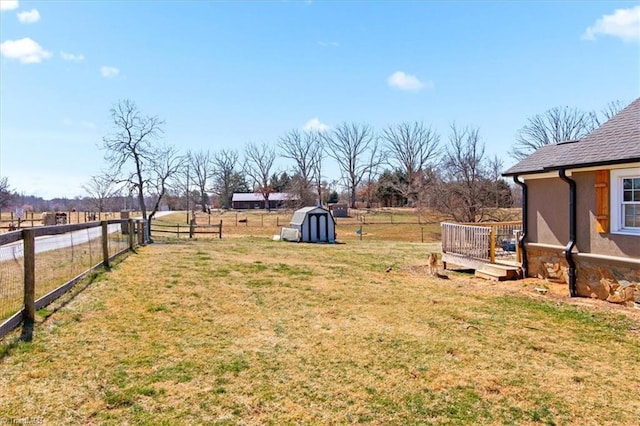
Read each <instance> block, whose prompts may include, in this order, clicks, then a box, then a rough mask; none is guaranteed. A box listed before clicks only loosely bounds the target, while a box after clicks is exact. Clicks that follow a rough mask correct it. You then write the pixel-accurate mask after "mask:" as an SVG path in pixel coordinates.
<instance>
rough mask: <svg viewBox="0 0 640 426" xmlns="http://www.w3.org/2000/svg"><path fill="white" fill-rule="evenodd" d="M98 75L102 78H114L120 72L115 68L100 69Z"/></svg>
mask: <svg viewBox="0 0 640 426" xmlns="http://www.w3.org/2000/svg"><path fill="white" fill-rule="evenodd" d="M100 74H102V76H103V77H104V78H116V77H117V76H118V75H119V74H120V70H119V69H118V68H116V67H100Z"/></svg>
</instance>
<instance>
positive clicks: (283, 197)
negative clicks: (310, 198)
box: [231, 192, 298, 201]
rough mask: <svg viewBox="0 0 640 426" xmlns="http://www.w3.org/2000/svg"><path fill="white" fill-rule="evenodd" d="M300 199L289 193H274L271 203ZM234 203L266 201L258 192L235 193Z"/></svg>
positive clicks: (270, 196) (270, 198) (271, 195)
mask: <svg viewBox="0 0 640 426" xmlns="http://www.w3.org/2000/svg"><path fill="white" fill-rule="evenodd" d="M297 199H298V197H297V196H296V195H295V194H290V193H288V192H272V193H271V194H269V201H288V200H297ZM231 200H232V201H264V197H263V196H262V194H260V193H257V192H234V193H233V197H232V198H231Z"/></svg>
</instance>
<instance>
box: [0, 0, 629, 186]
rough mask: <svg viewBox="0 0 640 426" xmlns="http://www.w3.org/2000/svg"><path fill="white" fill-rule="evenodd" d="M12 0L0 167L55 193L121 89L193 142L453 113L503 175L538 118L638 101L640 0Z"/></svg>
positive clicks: (84, 157)
mask: <svg viewBox="0 0 640 426" xmlns="http://www.w3.org/2000/svg"><path fill="white" fill-rule="evenodd" d="M0 6H1V9H2V11H1V12H0V43H1V44H0V46H1V49H0V54H1V55H0V175H2V176H7V177H8V178H9V181H10V183H11V185H12V187H13V188H14V189H16V190H18V191H19V192H23V193H25V194H35V195H39V196H42V197H44V198H52V197H56V196H67V197H74V196H77V195H83V194H84V191H83V190H82V185H83V184H86V183H87V181H88V180H89V178H90V177H91V176H92V175H96V174H99V173H100V171H101V170H102V169H104V167H105V163H104V160H103V155H104V152H103V151H101V150H100V148H99V147H100V144H101V141H102V137H103V136H104V135H106V134H108V133H109V132H110V131H111V127H110V123H109V109H110V108H111V106H112V105H113V104H114V103H116V102H117V101H118V100H120V99H124V98H127V99H131V100H133V101H135V102H136V103H137V105H138V107H139V108H140V109H141V110H142V112H144V113H146V114H149V115H158V116H159V117H161V118H162V119H164V120H165V121H166V124H165V127H164V129H165V134H164V140H165V141H166V142H167V143H171V144H174V145H176V146H179V147H180V148H181V149H182V150H183V151H185V152H186V151H187V150H189V149H191V150H199V149H209V150H212V151H215V150H218V149H222V148H225V149H228V148H235V149H238V150H242V148H243V146H244V144H246V143H247V142H256V143H263V142H266V143H270V144H275V143H276V141H277V139H278V137H279V136H281V135H282V134H283V133H285V132H287V131H289V130H291V129H294V128H303V127H304V126H305V125H314V124H315V125H316V126H318V125H320V126H323V125H324V126H329V127H331V126H335V125H337V124H339V123H340V122H343V121H349V122H351V121H356V122H363V123H368V124H370V125H372V126H373V127H374V128H376V129H382V128H384V127H385V126H387V125H390V124H394V123H399V122H402V121H414V120H420V121H424V122H425V123H426V124H428V125H431V126H432V127H433V128H435V129H436V130H438V132H439V133H440V134H441V137H442V141H443V142H445V143H446V140H447V137H446V136H447V133H448V127H449V125H450V123H452V122H454V121H455V122H456V123H458V124H460V125H472V126H477V127H479V129H480V135H481V137H482V139H483V141H484V142H485V143H486V146H487V153H488V154H489V155H493V154H497V155H499V156H501V157H502V158H503V159H504V161H505V167H506V166H509V165H510V164H512V163H513V160H511V159H510V158H509V156H508V151H509V148H510V147H511V145H512V144H513V142H514V139H515V134H516V132H517V130H518V129H519V128H521V127H522V126H523V125H525V124H526V119H527V118H528V117H531V116H533V115H535V114H538V113H542V112H544V111H545V110H547V109H549V108H552V107H555V106H565V105H567V106H570V107H577V108H580V109H585V110H594V109H595V110H599V109H601V108H603V107H604V106H605V105H606V104H607V103H608V102H609V101H613V100H621V101H624V102H625V103H627V102H630V101H632V100H633V99H635V98H637V97H638V96H640V2H637V1H636V2H620V1H602V2H598V1H583V2H581V1H572V2H561V1H559V2H552V1H529V2H525V1H514V2H504V1H428V2H427V1H423V2H417V1H416V2H408V1H375V2H374V1H358V2H356V1H350V2H347V1H344V2H339V1H238V2H212V1H204V0H202V1H126V2H125V1H95V0H94V1H10V0H0ZM279 167H280V168H281V169H286V168H287V167H288V165H287V164H286V163H284V162H281V163H279ZM326 169H327V170H328V171H329V172H328V174H329V173H331V170H333V171H334V172H335V175H333V176H326V177H327V179H328V180H331V179H335V178H337V171H336V169H335V168H332V167H331V166H328V167H326Z"/></svg>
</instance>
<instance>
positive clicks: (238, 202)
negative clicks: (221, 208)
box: [231, 192, 298, 210]
mask: <svg viewBox="0 0 640 426" xmlns="http://www.w3.org/2000/svg"><path fill="white" fill-rule="evenodd" d="M296 200H298V197H297V196H296V195H295V194H289V193H287V192H272V193H271V194H269V209H279V208H282V207H285V206H286V204H287V203H288V202H290V201H296ZM231 204H232V206H233V208H234V209H236V210H247V209H266V208H267V205H266V203H265V201H264V197H263V196H262V194H260V193H255V192H247V193H244V192H236V193H234V194H233V197H232V198H231Z"/></svg>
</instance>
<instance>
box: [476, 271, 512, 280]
mask: <svg viewBox="0 0 640 426" xmlns="http://www.w3.org/2000/svg"><path fill="white" fill-rule="evenodd" d="M475 276H476V277H478V278H484V279H485V280H490V281H506V280H507V279H508V278H507V277H506V276H504V275H499V274H494V273H493V272H490V271H483V270H482V269H476V273H475Z"/></svg>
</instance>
